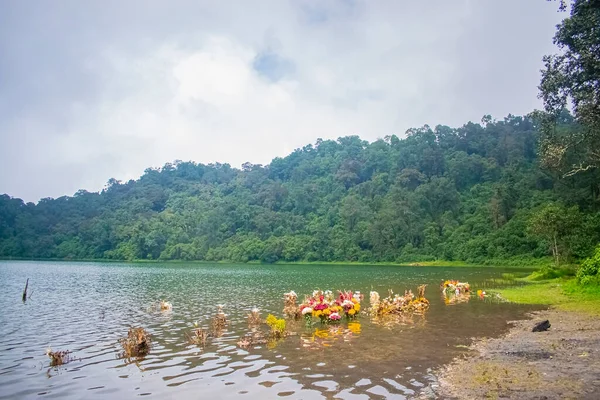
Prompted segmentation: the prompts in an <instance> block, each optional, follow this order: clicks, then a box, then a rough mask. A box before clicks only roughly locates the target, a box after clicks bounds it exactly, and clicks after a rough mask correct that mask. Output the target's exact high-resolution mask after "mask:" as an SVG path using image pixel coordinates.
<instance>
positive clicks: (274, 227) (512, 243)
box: [0, 116, 600, 262]
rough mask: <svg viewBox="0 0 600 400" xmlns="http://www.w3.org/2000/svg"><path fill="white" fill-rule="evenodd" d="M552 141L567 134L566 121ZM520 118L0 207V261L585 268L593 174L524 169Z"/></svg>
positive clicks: (353, 139) (594, 202)
mask: <svg viewBox="0 0 600 400" xmlns="http://www.w3.org/2000/svg"><path fill="white" fill-rule="evenodd" d="M561 124H562V125H561V126H560V127H559V129H563V130H572V129H576V127H575V124H574V123H573V122H572V119H571V118H570V117H569V116H566V117H565V118H563V120H562V121H561ZM536 138H537V126H536V123H535V122H534V121H533V120H532V119H530V118H529V117H514V116H509V117H507V118H505V119H504V120H502V121H492V120H491V118H489V117H485V118H484V119H483V121H482V123H481V124H475V123H468V124H466V125H464V126H463V127H461V128H458V129H453V128H449V127H446V126H437V127H436V128H435V129H431V128H429V127H428V126H425V127H423V128H419V129H411V130H409V131H408V132H407V137H406V138H405V139H399V138H398V137H396V136H389V137H385V138H384V139H382V140H377V141H375V142H373V143H368V142H366V141H364V140H361V139H360V138H359V137H357V136H348V137H343V138H339V139H338V140H337V141H333V140H318V141H317V142H316V144H314V145H307V146H305V147H304V148H302V149H298V150H296V151H294V152H293V153H292V154H290V155H289V156H287V157H285V158H276V159H274V160H273V161H272V162H271V164H269V165H267V166H260V165H251V164H245V165H244V166H243V168H242V170H238V169H234V168H231V167H230V166H229V165H227V164H215V165H212V164H211V165H203V164H195V163H193V162H175V163H174V164H167V165H165V166H164V167H162V168H159V169H148V170H146V171H145V173H144V175H143V176H142V177H141V178H140V179H138V180H136V181H133V180H131V181H129V182H126V183H121V182H119V181H117V180H115V179H111V180H110V181H109V182H108V185H107V187H106V188H105V189H104V190H103V191H102V192H100V193H90V192H86V191H79V192H77V193H76V194H75V195H74V196H73V197H66V196H65V197H60V198H58V199H50V198H48V199H42V200H41V201H40V202H39V203H38V204H37V205H35V204H33V203H27V204H25V203H24V202H23V201H21V200H20V199H14V198H11V197H10V196H8V195H3V196H0V256H1V257H24V258H61V259H62V258H66V259H121V260H133V259H164V260H174V259H182V260H212V261H216V260H228V261H235V262H239V261H242V262H245V261H252V260H260V261H263V262H276V261H301V260H306V261H317V260H318V261H364V262H369V261H386V262H394V261H417V260H427V259H445V260H455V259H457V260H466V261H478V262H481V261H485V260H490V259H507V258H510V257H516V256H523V257H544V256H548V255H552V254H554V255H556V256H558V257H559V258H560V259H566V258H569V257H571V258H579V257H584V256H588V255H589V254H590V253H591V251H592V250H593V246H594V245H595V244H596V243H598V242H600V214H599V213H598V211H597V210H598V206H599V202H598V185H597V182H599V179H598V178H599V175H598V172H597V171H596V170H590V171H587V172H585V173H580V174H577V176H576V177H570V178H569V177H567V178H561V179H558V178H556V177H553V176H552V175H550V174H549V173H548V172H545V171H543V170H542V169H540V168H539V166H538V164H537V162H536V146H537V144H536Z"/></svg>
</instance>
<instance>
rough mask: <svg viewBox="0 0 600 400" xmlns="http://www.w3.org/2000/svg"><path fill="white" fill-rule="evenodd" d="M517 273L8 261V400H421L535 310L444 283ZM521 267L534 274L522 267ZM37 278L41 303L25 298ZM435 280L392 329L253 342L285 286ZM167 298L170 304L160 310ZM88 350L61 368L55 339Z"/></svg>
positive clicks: (1, 317) (0, 379)
mask: <svg viewBox="0 0 600 400" xmlns="http://www.w3.org/2000/svg"><path fill="white" fill-rule="evenodd" d="M508 271H509V270H507V269H490V268H487V269H484V268H443V267H391V266H389V267H387V266H372V267H370V266H316V265H303V266H263V265H189V266H188V265H181V264H165V265H161V264H102V263H58V262H12V261H11V262H8V261H0V284H1V287H2V292H1V293H0V399H8V398H11V399H12V398H19V399H20V398H37V397H43V398H63V399H80V398H86V399H88V398H97V399H101V398H109V396H112V398H113V399H122V398H133V397H137V396H149V397H153V398H161V399H162V398H177V399H180V400H185V399H198V398H207V399H208V398H210V399H228V398H261V399H266V398H280V397H281V398H294V399H321V398H340V399H363V398H365V399H366V398H384V397H385V398H400V399H402V398H411V397H413V396H414V395H416V394H418V393H419V391H420V390H421V388H423V387H425V386H427V385H428V384H429V383H430V381H431V380H432V374H431V372H432V370H433V369H435V368H436V367H439V366H440V365H442V364H444V363H447V362H449V361H450V360H452V358H453V357H455V356H458V355H460V354H462V353H464V352H465V348H464V347H463V346H464V345H468V344H469V343H471V340H472V338H473V337H481V336H497V335H500V334H502V333H503V332H505V330H506V329H507V324H506V322H507V321H509V320H513V319H518V318H520V317H522V316H523V314H524V313H525V312H527V311H529V310H531V308H530V307H526V306H519V305H514V304H503V303H499V302H497V301H493V300H491V299H486V300H483V301H482V300H479V299H477V298H472V299H471V300H470V301H469V302H468V303H463V304H457V305H452V306H449V305H446V304H445V303H444V301H443V300H442V298H441V296H440V293H439V284H440V281H441V280H442V279H460V280H463V281H468V282H469V283H471V286H472V287H473V288H474V289H475V290H476V289H478V288H479V287H482V286H483V285H484V283H485V282H486V280H487V279H489V278H494V277H499V276H500V275H501V273H503V272H508ZM519 273H521V274H524V273H526V272H524V271H523V270H522V269H521V270H519ZM27 278H30V282H29V290H30V291H33V294H32V296H31V299H30V300H28V301H27V302H26V303H23V302H22V301H21V293H22V290H23V287H24V284H25V280H26V279H27ZM421 283H427V284H429V286H428V288H427V292H426V297H427V298H428V299H429V300H430V302H431V308H430V310H429V311H428V312H427V314H426V315H425V316H423V317H420V316H415V317H413V318H409V319H407V320H406V321H405V322H404V323H403V324H400V325H396V326H394V327H392V328H386V327H382V326H379V325H375V324H373V323H372V322H371V321H370V320H369V317H368V316H366V315H364V314H363V315H362V316H361V317H360V318H359V320H358V321H359V323H355V324H352V325H351V326H350V329H349V327H348V324H342V325H341V326H340V328H339V329H338V330H337V331H327V330H315V329H306V328H304V327H303V326H302V325H301V324H299V325H297V326H291V327H290V328H291V329H292V330H294V331H296V332H297V333H298V335H296V336H291V337H288V338H286V339H285V340H283V341H281V342H278V343H276V345H274V346H273V345H263V346H260V347H258V348H252V349H248V350H244V349H241V348H239V347H238V346H237V345H236V343H237V341H238V340H239V338H240V336H242V335H243V334H244V333H245V332H247V329H248V328H247V324H246V315H247V313H248V311H249V310H250V309H251V308H253V307H258V308H259V309H260V310H261V314H262V316H263V317H266V315H267V314H268V313H273V314H275V315H277V316H281V310H282V308H283V298H282V297H283V293H284V292H287V291H289V290H294V291H296V292H297V293H298V295H299V297H300V299H303V298H304V295H305V294H309V293H312V290H313V289H316V288H321V289H324V290H325V289H330V290H333V291H334V292H335V291H336V290H338V289H349V290H360V291H361V292H362V293H363V294H364V295H365V300H364V301H363V303H362V305H363V309H365V310H366V309H367V308H368V306H369V302H368V297H369V295H368V293H369V291H370V290H377V291H379V293H380V294H381V295H382V297H384V296H385V295H387V290H388V289H390V288H391V289H393V290H394V291H395V292H403V291H404V289H409V288H410V289H412V290H413V291H415V290H416V286H417V285H418V284H421ZM159 299H166V300H169V301H170V302H172V303H173V310H172V311H171V312H159V311H156V310H151V309H150V307H151V306H152V304H153V303H156V302H157V301H158V300H159ZM218 304H223V305H224V306H225V308H224V310H225V312H226V314H227V315H228V319H229V325H228V328H227V331H226V332H225V333H224V335H223V336H222V337H220V338H216V339H209V341H208V343H207V345H206V347H205V348H204V349H201V348H198V347H197V346H194V345H189V344H188V343H187V340H186V335H185V333H186V332H188V331H189V330H190V329H191V327H192V326H193V322H194V321H200V322H201V323H203V324H205V325H206V324H208V322H209V319H210V318H211V317H212V315H214V312H215V310H216V306H217V305H218ZM131 325H137V326H143V327H145V328H146V329H147V330H148V331H149V332H150V333H151V335H152V339H153V348H152V351H151V352H150V354H149V355H148V356H147V357H146V358H145V359H143V360H141V361H138V362H133V363H132V362H129V363H126V362H125V360H122V359H119V358H118V357H117V355H118V353H119V351H120V350H121V348H120V345H119V339H121V338H123V337H124V336H126V335H127V330H128V328H129V326H131ZM48 347H52V349H53V350H70V351H71V352H72V353H73V356H74V357H75V359H74V360H73V361H71V362H70V363H68V364H66V365H63V366H60V367H56V368H51V367H50V366H49V359H48V357H47V356H46V355H45V351H46V348H48Z"/></svg>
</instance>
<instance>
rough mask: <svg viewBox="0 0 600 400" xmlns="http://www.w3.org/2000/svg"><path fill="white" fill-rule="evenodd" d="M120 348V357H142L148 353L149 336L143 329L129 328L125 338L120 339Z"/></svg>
mask: <svg viewBox="0 0 600 400" xmlns="http://www.w3.org/2000/svg"><path fill="white" fill-rule="evenodd" d="M121 346H123V352H122V353H121V354H120V355H121V357H123V358H131V357H143V356H145V355H147V354H148V353H149V352H150V347H151V345H150V334H149V333H148V332H147V331H146V330H145V329H144V328H141V327H138V328H133V327H131V328H129V331H128V332H127V337H126V338H124V339H121Z"/></svg>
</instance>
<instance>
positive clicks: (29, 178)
mask: <svg viewBox="0 0 600 400" xmlns="http://www.w3.org/2000/svg"><path fill="white" fill-rule="evenodd" d="M534 3H535V4H534ZM169 4H170V5H171V6H170V7H167V3H166V2H159V1H151V2H147V1H144V2H138V1H131V2H125V3H120V2H116V1H107V2H89V3H87V4H85V5H82V4H81V3H79V2H63V3H59V5H56V4H53V5H47V4H46V3H41V4H40V6H39V7H37V8H36V9H34V10H30V9H28V8H27V7H26V6H24V5H23V3H22V2H19V1H16V0H15V1H7V2H4V3H3V4H2V6H0V7H1V8H4V12H2V10H0V15H1V16H0V51H2V53H3V54H4V55H5V56H4V57H3V58H2V60H0V168H2V169H3V171H5V172H4V173H3V174H2V175H1V176H0V192H7V193H9V194H11V195H14V196H18V197H23V198H25V199H26V200H37V199H39V198H40V197H46V196H60V195H64V194H72V193H74V192H75V191H76V190H78V189H80V188H84V189H87V190H99V189H101V188H102V186H103V185H104V183H105V182H106V181H107V180H108V179H109V178H111V177H115V178H117V179H130V178H136V177H138V176H139V175H140V174H141V173H143V171H144V169H145V168H147V167H153V166H160V165H163V164H164V163H166V162H171V161H173V160H176V159H181V160H194V161H197V162H202V163H210V162H228V163H231V164H232V165H234V166H237V167H239V166H240V165H241V164H242V163H243V162H246V161H250V162H252V163H261V164H266V163H268V162H269V161H270V160H271V159H272V158H273V157H275V156H284V155H286V154H287V153H289V152H291V151H292V150H293V149H295V148H297V147H301V146H303V145H305V144H308V143H314V141H315V140H316V139H317V138H319V137H321V138H337V137H339V136H345V135H351V134H359V135H361V136H362V137H363V138H365V139H369V140H374V139H376V138H378V137H383V136H385V135H388V134H392V133H395V134H398V135H402V134H403V132H404V131H406V129H408V128H410V127H415V126H422V125H423V124H426V123H428V124H431V125H435V124H438V123H441V124H449V125H461V124H462V123H464V122H466V121H468V120H476V121H478V120H479V119H480V118H481V116H482V115H484V114H492V115H494V116H497V117H502V116H504V115H506V114H507V113H509V112H511V113H513V114H520V113H526V112H529V111H531V110H532V109H533V108H534V107H536V106H538V104H539V103H538V100H537V99H536V94H537V89H536V85H537V83H538V81H539V69H540V68H541V57H542V55H543V54H545V53H549V52H552V51H553V47H552V43H551V36H552V34H553V31H554V24H555V23H556V22H557V21H558V20H559V18H560V17H561V16H562V15H558V14H557V13H556V9H555V8H553V7H552V5H551V4H546V3H545V2H543V1H542V2H519V1H516V0H513V1H507V2H501V4H500V2H493V1H468V0H464V1H462V2H451V3H450V2H445V1H441V0H438V1H434V2H432V3H431V4H428V5H425V4H422V3H421V2H378V3H371V2H366V1H349V0H345V1H337V2H335V1H332V2H317V1H289V2H284V1H257V2H236V3H235V4H234V3H228V2H223V3H219V4H217V3H212V2H211V3H209V2H195V1H194V2H192V1H178V2H175V3H173V4H171V3H169ZM2 77H4V78H2Z"/></svg>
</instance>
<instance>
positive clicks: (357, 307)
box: [354, 303, 360, 312]
mask: <svg viewBox="0 0 600 400" xmlns="http://www.w3.org/2000/svg"><path fill="white" fill-rule="evenodd" d="M354 310H355V311H356V312H359V311H360V304H359V303H356V304H355V305H354Z"/></svg>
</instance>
